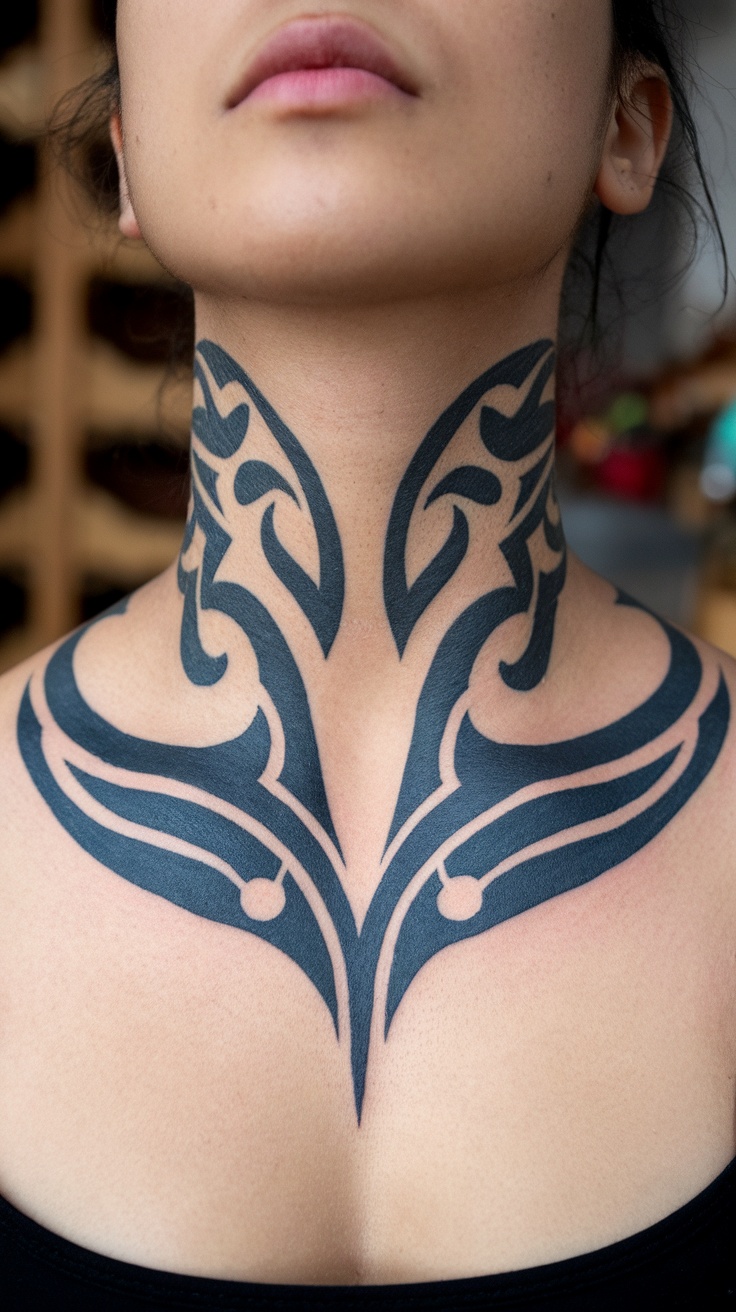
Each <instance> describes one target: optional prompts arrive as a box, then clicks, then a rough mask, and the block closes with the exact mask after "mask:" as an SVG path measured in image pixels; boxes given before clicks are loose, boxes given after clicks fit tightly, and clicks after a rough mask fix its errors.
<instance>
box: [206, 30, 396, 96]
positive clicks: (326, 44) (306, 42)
mask: <svg viewBox="0 0 736 1312" xmlns="http://www.w3.org/2000/svg"><path fill="white" fill-rule="evenodd" d="M311 68H313V69H319V68H362V69H364V70H365V71H366V72H367V73H375V74H376V75H377V76H378V77H382V78H385V80H386V81H387V82H391V83H393V85H394V86H395V87H398V89H399V90H400V91H404V92H406V93H407V94H408V95H416V94H417V88H416V85H415V84H414V82H413V81H412V79H411V78H410V76H409V74H408V73H407V72H406V71H405V70H404V69H402V68H401V67H400V65H399V63H398V61H397V60H396V58H395V57H394V55H393V54H392V52H391V50H390V49H389V47H388V45H387V44H386V42H385V41H384V39H383V38H382V37H381V36H379V34H378V33H377V32H376V31H375V30H374V29H373V28H372V27H369V25H368V24H367V23H363V22H360V21H359V20H357V19H354V18H348V17H340V16H335V17H329V18H327V17H326V18H299V19H296V20H293V21H292V22H290V23H286V24H284V26H283V27H280V28H278V29H277V30H276V31H275V32H274V33H273V34H272V35H271V36H270V37H268V38H267V39H266V41H265V42H264V44H263V45H262V46H261V47H260V49H259V50H258V51H257V53H256V54H255V56H254V58H253V59H252V60H251V61H250V63H249V64H248V67H247V68H246V70H245V74H244V75H243V76H242V77H241V78H240V79H239V81H238V83H237V85H236V87H235V88H234V90H233V92H232V93H231V95H230V96H228V99H227V105H228V108H230V109H232V108H233V107H234V106H235V105H239V104H240V103H241V102H242V101H243V100H245V99H246V98H247V96H249V95H250V93H251V92H252V91H255V89H256V87H258V86H260V85H261V83H262V82H265V81H267V79H268V78H271V77H276V76H277V75H278V74H279V73H294V72H297V71H299V70H304V69H311Z"/></svg>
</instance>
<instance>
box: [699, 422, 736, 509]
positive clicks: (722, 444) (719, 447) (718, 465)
mask: <svg viewBox="0 0 736 1312" xmlns="http://www.w3.org/2000/svg"><path fill="white" fill-rule="evenodd" d="M700 487H701V489H702V492H703V495H704V496H705V497H707V498H708V500H709V501H717V502H724V501H730V500H731V499H732V497H733V496H734V494H736V401H732V402H731V404H730V405H728V406H726V408H725V410H722V411H721V413H720V414H719V415H718V417H717V418H716V420H715V421H714V423H713V425H712V427H711V430H710V432H709V434H708V440H707V442H706V444H705V455H704V457H703V468H702V470H701V474H700Z"/></svg>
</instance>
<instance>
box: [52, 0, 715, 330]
mask: <svg viewBox="0 0 736 1312" xmlns="http://www.w3.org/2000/svg"><path fill="white" fill-rule="evenodd" d="M682 2H683V0H672V2H670V0H611V4H612V16H613V27H614V49H613V57H612V64H611V91H612V94H613V93H616V92H618V93H620V92H621V89H622V87H623V85H624V82H625V79H626V76H627V75H628V73H629V72H630V70H631V68H632V67H633V66H635V64H636V62H637V61H640V60H644V61H648V62H651V63H653V64H656V65H657V66H658V67H659V68H661V70H662V72H663V73H664V74H665V76H666V78H667V81H668V83H669V89H670V94H671V97H672V103H673V108H674V127H673V136H672V141H671V144H670V149H669V151H668V155H667V159H666V161H665V165H664V167H663V169H662V172H661V176H660V178H659V180H658V183H657V187H656V189H655V203H654V205H653V206H652V207H650V209H651V210H653V211H654V216H653V221H654V224H655V226H656V223H657V214H656V211H657V203H656V202H657V201H658V202H659V207H660V211H661V208H662V200H663V199H664V201H665V202H666V205H667V208H668V210H671V209H672V205H671V204H670V203H669V202H670V201H675V202H676V203H677V205H678V206H679V209H680V214H681V216H682V217H683V218H684V219H685V224H684V229H685V231H686V232H689V234H690V235H689V240H686V241H685V244H684V249H685V251H686V254H685V258H684V260H683V261H682V268H681V269H680V270H679V272H682V271H684V268H685V267H687V264H688V263H689V262H690V260H691V259H692V257H693V255H694V253H695V250H696V248H697V243H698V239H699V235H700V227H701V224H702V222H703V221H705V223H706V226H708V227H710V229H711V231H712V233H713V235H714V237H715V240H716V245H717V248H718V251H719V254H720V257H721V260H722V271H723V296H724V300H725V297H726V293H727V288H728V278H729V272H728V257H727V253H726V247H725V242H724V238H723V233H722V230H721V226H720V223H719V220H718V214H717V210H716V206H715V203H714V199H713V195H712V192H711V188H710V185H709V181H708V176H707V173H706V170H705V167H704V163H703V157H702V154H701V150H700V144H699V140H698V130H697V127H696V124H695V120H694V117H693V112H692V109H691V105H690V94H691V91H692V71H691V65H690V63H689V52H690V46H691V41H692V32H691V25H690V23H689V22H688V20H687V18H686V16H685V15H684V13H683V10H682V8H681V4H682ZM116 12H117V0H95V15H96V19H97V22H98V25H99V27H100V28H101V30H102V31H103V33H104V35H105V37H106V38H107V40H108V41H109V43H110V50H111V59H110V62H109V64H108V66H107V67H106V68H105V70H104V71H103V72H102V73H100V74H99V75H98V76H96V77H93V78H91V79H89V80H88V81H87V82H85V83H84V84H83V85H82V86H81V87H80V88H78V89H77V90H76V91H75V92H72V93H70V95H69V96H67V97H65V98H64V100H63V101H62V102H61V105H60V106H59V108H58V110H57V112H56V114H55V116H54V119H53V120H52V123H51V125H50V133H51V136H52V138H53V139H54V140H55V142H56V145H57V148H58V150H59V153H60V155H61V156H62V158H63V159H64V161H65V163H66V164H67V166H68V167H70V168H71V170H72V172H73V173H74V174H75V175H76V176H77V178H78V179H79V180H80V181H81V182H82V184H83V185H84V187H85V189H86V190H87V192H88V193H89V194H91V195H92V196H93V198H94V199H95V201H96V203H97V204H98V205H99V206H100V207H101V208H102V209H103V210H106V211H107V212H109V213H113V212H115V210H116V208H117V204H118V192H117V168H116V165H115V159H114V155H113V154H112V151H111V148H110V145H109V138H108V132H107V124H108V121H109V117H110V115H111V113H112V112H113V111H114V110H115V109H116V108H117V106H118V102H119V94H120V79H119V72H118V63H117V57H116V54H115V21H116ZM642 221H643V216H636V217H635V218H634V219H627V218H625V219H621V218H620V217H619V216H617V215H614V214H612V213H611V212H610V210H607V209H606V208H605V207H604V206H602V205H597V206H596V207H595V208H594V209H592V210H591V211H590V213H589V214H588V216H587V218H586V220H585V221H584V222H583V224H582V225H581V229H580V232H579V234H578V241H577V243H576V247H575V250H574V252H573V257H572V259H571V261H570V270H569V276H568V281H567V284H566V292H565V297H564V298H563V301H565V302H569V304H567V305H566V311H567V313H565V312H563V323H564V322H565V321H566V320H568V321H569V320H570V319H571V318H575V319H576V320H577V329H576V330H575V331H574V332H573V333H572V334H571V333H570V331H569V329H568V331H567V333H566V334H565V333H563V337H564V336H565V335H567V337H568V338H570V337H571V336H572V337H574V338H575V340H576V341H577V343H578V345H581V344H582V343H583V342H587V343H589V344H590V345H592V346H593V348H594V349H597V347H598V345H599V344H600V340H601V336H602V334H601V323H600V319H601V302H602V300H603V299H605V296H606V295H607V297H608V303H609V307H610V302H611V289H614V294H615V293H616V289H617V290H618V295H619V297H620V294H621V292H622V281H621V279H620V277H619V274H618V268H617V265H618V260H617V258H616V252H615V246H616V242H615V236H616V233H617V232H621V234H622V236H623V245H624V246H625V245H627V241H626V236H627V232H630V231H631V226H632V223H633V224H635V225H637V227H639V226H641V225H642ZM649 221H650V223H651V222H652V215H650V219H649ZM666 245H669V247H671V242H670V243H668V244H667V243H666ZM657 247H658V253H660V255H661V249H662V247H661V243H657ZM625 254H626V252H625V251H622V252H621V256H622V262H623V263H624V264H625ZM668 255H669V250H668ZM674 276H675V278H676V276H677V274H675V275H674ZM672 279H673V274H672V270H671V269H669V270H667V271H665V283H667V282H671V281H672ZM663 285H664V284H663ZM585 287H587V290H584V288H585ZM659 290H660V291H661V290H663V286H662V287H660V289H659ZM571 307H572V308H573V314H572V316H571V314H570V309H571ZM604 317H605V316H604ZM608 317H610V308H609V316H608ZM606 327H607V328H608V327H609V325H608V323H607V324H606Z"/></svg>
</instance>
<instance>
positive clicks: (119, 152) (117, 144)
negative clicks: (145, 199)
mask: <svg viewBox="0 0 736 1312" xmlns="http://www.w3.org/2000/svg"><path fill="white" fill-rule="evenodd" d="M110 138H111V140H112V144H113V149H114V151H115V158H116V160H117V162H118V176H119V178H120V217H119V218H118V227H119V228H120V231H121V232H122V234H123V236H124V237H130V238H132V239H133V240H135V241H140V240H141V238H142V235H143V234H142V233H141V230H140V228H139V227H138V220H137V218H136V217H135V211H134V209H133V205H132V202H131V199H130V191H129V189H128V178H127V174H126V172H125V156H124V154H123V126H122V123H121V121H120V114H119V112H118V110H116V111H115V113H114V114H113V115H112V117H111V119H110Z"/></svg>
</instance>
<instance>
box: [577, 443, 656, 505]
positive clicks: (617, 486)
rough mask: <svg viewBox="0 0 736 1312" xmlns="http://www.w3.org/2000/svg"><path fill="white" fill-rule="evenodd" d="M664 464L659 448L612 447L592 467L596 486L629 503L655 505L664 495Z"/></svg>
mask: <svg viewBox="0 0 736 1312" xmlns="http://www.w3.org/2000/svg"><path fill="white" fill-rule="evenodd" d="M666 476H667V462H666V460H665V457H664V453H663V452H662V451H661V450H659V448H658V447H645V448H643V449H639V450H637V449H635V448H633V449H632V448H626V447H614V448H613V450H612V451H609V452H608V454H607V455H605V456H604V457H603V459H602V460H601V462H600V464H598V465H596V466H595V467H594V479H595V482H596V483H597V485H598V486H599V487H600V488H601V489H602V490H603V491H605V492H610V493H611V494H612V495H613V496H617V497H625V498H627V499H628V500H629V501H656V500H658V498H659V497H660V496H661V495H662V492H663V491H664V484H665V479H666Z"/></svg>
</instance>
